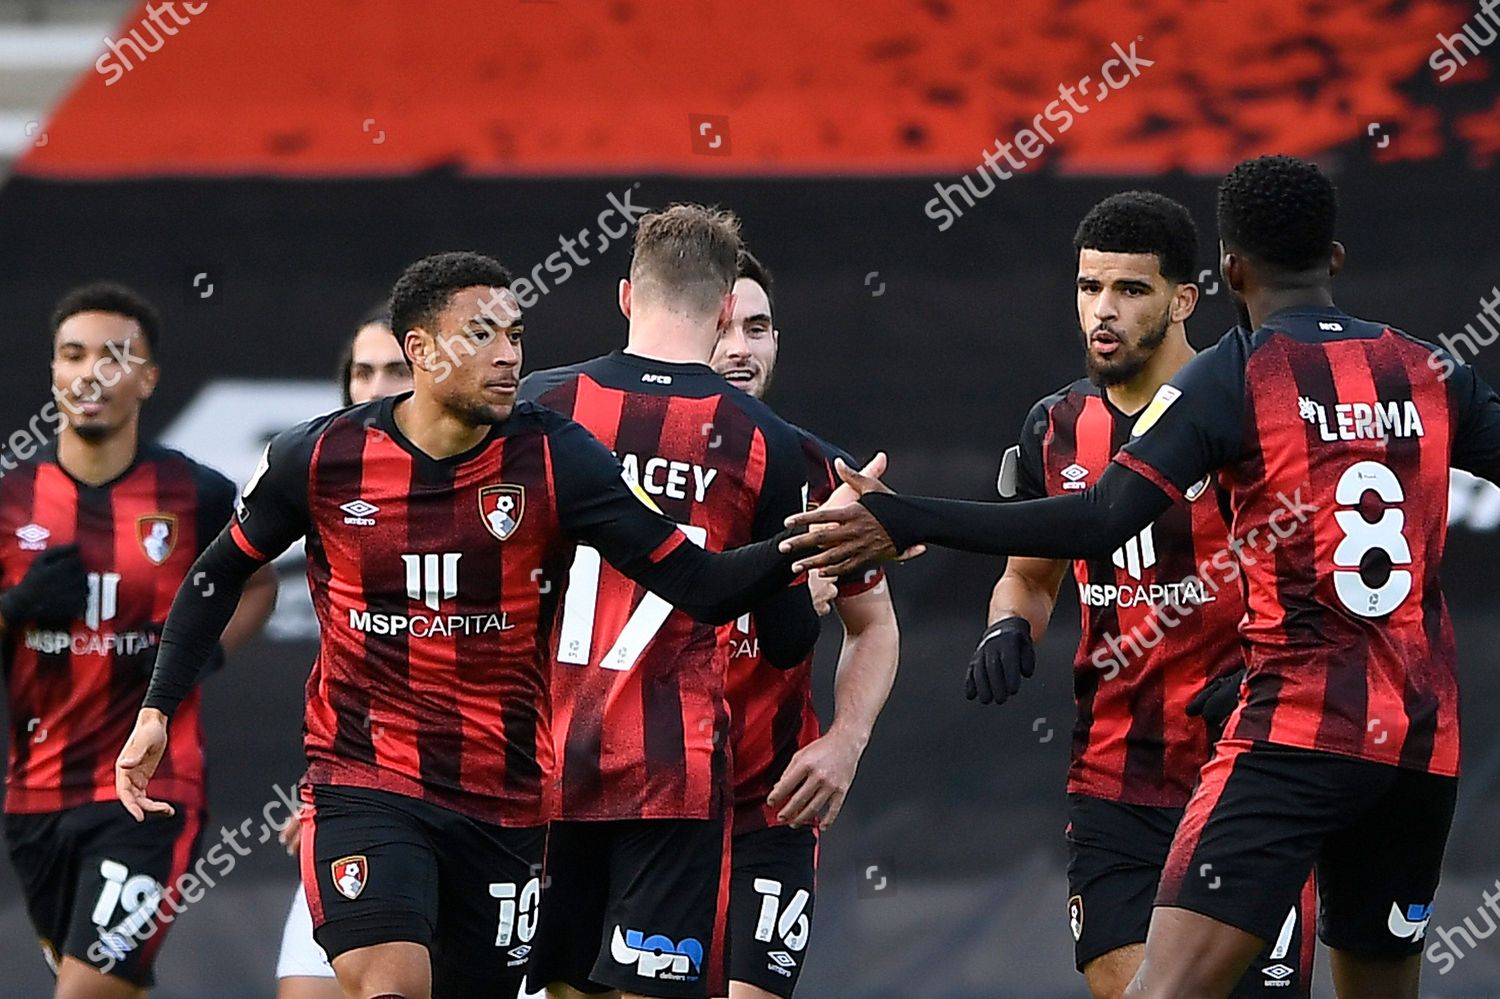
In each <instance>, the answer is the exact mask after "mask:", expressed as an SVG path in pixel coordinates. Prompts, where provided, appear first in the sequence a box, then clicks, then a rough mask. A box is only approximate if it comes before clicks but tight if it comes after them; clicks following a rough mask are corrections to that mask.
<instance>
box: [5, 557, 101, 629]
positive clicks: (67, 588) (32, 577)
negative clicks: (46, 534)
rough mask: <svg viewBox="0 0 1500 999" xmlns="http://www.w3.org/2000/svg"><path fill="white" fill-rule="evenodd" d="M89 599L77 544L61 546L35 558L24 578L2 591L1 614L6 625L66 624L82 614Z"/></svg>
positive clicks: (87, 586) (16, 626) (17, 626)
mask: <svg viewBox="0 0 1500 999" xmlns="http://www.w3.org/2000/svg"><path fill="white" fill-rule="evenodd" d="M88 599H89V580H88V574H87V573H85V572H84V571H83V562H82V561H81V560H80V559H79V558H78V546H77V545H76V544H72V545H58V546H57V547H55V548H48V549H47V550H46V551H44V552H42V553H41V554H40V555H38V556H37V557H36V558H35V559H33V560H32V562H31V568H29V569H27V570H26V575H25V576H23V577H22V578H21V581H20V582H19V583H17V584H16V585H15V586H12V587H11V588H10V589H8V590H6V591H5V592H4V593H0V617H3V618H5V626H6V627H7V628H19V627H20V626H22V625H24V624H28V623H30V622H33V621H35V622H38V623H40V624H65V623H67V622H69V621H72V620H74V619H76V618H77V617H79V616H80V615H81V614H82V613H83V609H84V607H85V606H86V605H87V604H88Z"/></svg>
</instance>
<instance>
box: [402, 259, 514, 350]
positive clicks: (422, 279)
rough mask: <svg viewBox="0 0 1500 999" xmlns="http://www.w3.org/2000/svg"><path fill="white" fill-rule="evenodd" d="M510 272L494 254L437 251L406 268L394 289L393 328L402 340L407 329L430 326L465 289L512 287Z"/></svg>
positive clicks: (428, 327)
mask: <svg viewBox="0 0 1500 999" xmlns="http://www.w3.org/2000/svg"><path fill="white" fill-rule="evenodd" d="M510 282H511V275H510V271H508V270H506V269H505V265H504V264H502V263H500V261H498V260H496V259H495V258H493V257H486V256H485V255H484V254H482V253H471V252H468V251H456V252H451V253H435V254H433V255H432V256H430V257H423V258H422V259H421V260H418V261H417V262H416V263H414V264H412V265H411V266H409V267H407V268H406V270H404V271H402V272H401V276H400V277H399V278H397V279H396V284H395V287H393V288H392V289H391V300H390V308H389V312H390V314H391V319H390V322H391V330H392V332H394V333H395V334H396V338H397V339H401V338H402V337H403V336H404V335H405V333H406V331H407V330H409V329H415V328H416V327H418V326H420V327H423V328H425V329H431V328H432V326H433V323H434V322H435V321H436V320H437V315H438V313H440V312H442V311H443V310H444V309H446V308H447V307H448V302H449V301H450V300H451V299H452V298H453V293H454V292H455V291H458V290H460V289H462V288H473V287H475V286H485V287H491V288H509V287H510Z"/></svg>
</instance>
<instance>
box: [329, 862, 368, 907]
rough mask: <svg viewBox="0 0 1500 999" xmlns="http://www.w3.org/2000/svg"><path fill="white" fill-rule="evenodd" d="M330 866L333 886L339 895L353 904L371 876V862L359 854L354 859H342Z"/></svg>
mask: <svg viewBox="0 0 1500 999" xmlns="http://www.w3.org/2000/svg"><path fill="white" fill-rule="evenodd" d="M330 866H331V868H332V871H333V886H334V887H335V888H337V889H338V892H339V894H340V895H342V896H344V897H345V898H347V899H349V900H350V901H351V902H352V901H354V900H355V899H356V898H359V893H360V892H362V891H364V890H365V882H366V881H367V880H368V879H369V874H370V862H369V861H368V860H366V859H365V855H364V854H362V853H359V854H355V855H354V856H352V857H340V858H339V859H338V860H335V861H334V862H333V863H332V864H331V865H330Z"/></svg>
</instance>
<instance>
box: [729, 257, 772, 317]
mask: <svg viewBox="0 0 1500 999" xmlns="http://www.w3.org/2000/svg"><path fill="white" fill-rule="evenodd" d="M735 269H736V273H735V280H739V279H740V278H748V279H749V280H751V281H754V282H755V283H756V284H758V285H760V287H761V290H763V291H764V292H765V293H766V304H767V305H769V306H770V307H771V314H772V315H773V316H774V315H775V314H776V298H775V294H774V293H773V292H772V290H771V283H772V282H771V272H770V270H768V269H767V268H766V265H765V264H763V263H761V262H760V258H759V257H757V256H756V255H755V254H753V253H751V252H750V251H749V250H746V249H744V248H741V249H740V253H739V257H738V258H737V260H736V264H735Z"/></svg>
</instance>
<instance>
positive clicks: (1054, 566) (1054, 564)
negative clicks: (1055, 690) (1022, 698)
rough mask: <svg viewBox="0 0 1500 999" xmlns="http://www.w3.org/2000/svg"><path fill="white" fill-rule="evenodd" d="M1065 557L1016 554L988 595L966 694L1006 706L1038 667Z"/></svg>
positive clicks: (1064, 572) (971, 698) (981, 701)
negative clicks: (986, 613) (984, 622)
mask: <svg viewBox="0 0 1500 999" xmlns="http://www.w3.org/2000/svg"><path fill="white" fill-rule="evenodd" d="M1067 572H1068V563H1067V562H1066V561H1065V560H1063V559H1042V558H1021V557H1016V558H1012V559H1011V560H1010V561H1009V562H1008V563H1007V564H1006V566H1005V573H1004V574H1003V575H1002V576H1001V577H1000V580H999V581H998V582H997V583H995V589H994V592H993V593H992V594H991V595H990V611H989V616H988V617H987V618H986V620H987V621H988V622H989V624H988V625H987V626H986V628H985V631H984V635H983V636H982V637H981V638H980V639H979V645H978V646H977V647H976V648H975V649H974V655H973V656H972V657H970V659H969V670H968V674H967V675H966V676H965V677H964V696H965V697H967V698H968V699H969V700H971V701H973V700H978V701H979V703H980V704H1004V703H1005V701H1006V699H1007V698H1008V697H1010V695H1011V694H1015V693H1019V692H1020V689H1021V680H1022V679H1023V678H1026V677H1030V676H1031V674H1032V671H1033V670H1034V669H1035V668H1036V649H1035V643H1036V642H1039V641H1041V639H1042V636H1043V635H1045V634H1046V633H1047V622H1048V621H1050V620H1051V618H1052V611H1053V609H1054V608H1055V607H1056V606H1057V592H1058V590H1059V589H1060V588H1061V587H1062V581H1063V576H1065V575H1067Z"/></svg>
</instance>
